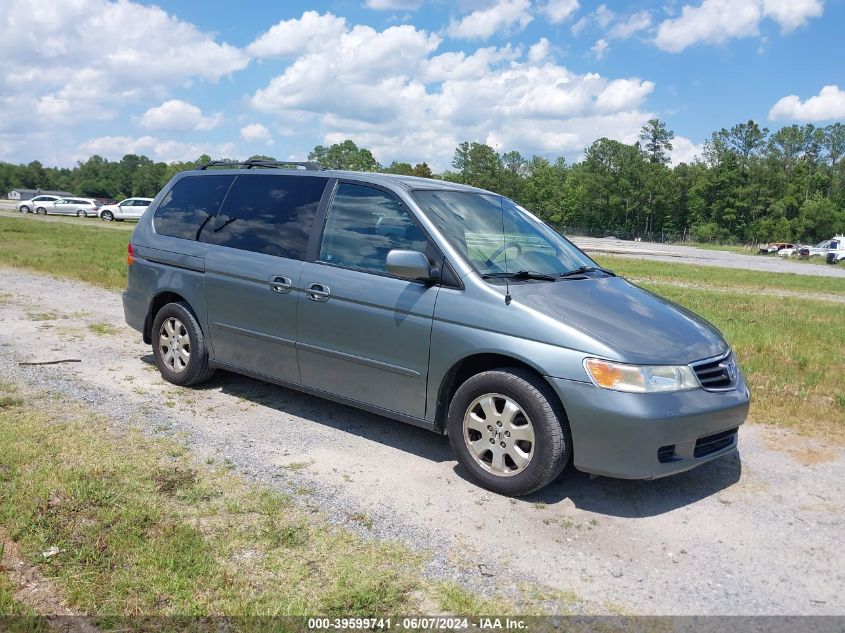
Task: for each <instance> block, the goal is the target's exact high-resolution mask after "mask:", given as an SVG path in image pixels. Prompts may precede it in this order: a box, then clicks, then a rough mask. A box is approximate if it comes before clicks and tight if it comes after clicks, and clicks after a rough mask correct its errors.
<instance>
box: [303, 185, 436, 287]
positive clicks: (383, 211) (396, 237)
mask: <svg viewBox="0 0 845 633" xmlns="http://www.w3.org/2000/svg"><path fill="white" fill-rule="evenodd" d="M426 246H427V240H426V237H425V234H424V233H423V232H422V230H421V229H420V228H419V227H418V226H417V225H416V223H415V222H414V220H413V217H412V216H411V214H410V212H409V211H408V209H407V208H406V207H405V205H403V204H402V203H401V202H400V201H399V200H398V199H396V198H395V197H394V196H392V195H391V194H389V193H386V192H384V191H381V190H380V189H375V188H373V187H367V186H364V185H351V184H347V183H343V184H341V185H340V186H339V187H338V188H337V192H336V193H335V197H334V201H333V202H332V206H331V209H330V210H329V216H328V219H327V220H326V229H325V232H324V233H323V244H322V246H321V248H320V261H324V262H326V263H329V264H337V265H338V266H348V267H350V268H363V269H366V270H373V271H378V272H387V266H386V261H387V253H388V251H390V250H391V249H394V248H402V249H410V250H415V251H422V252H425V251H426Z"/></svg>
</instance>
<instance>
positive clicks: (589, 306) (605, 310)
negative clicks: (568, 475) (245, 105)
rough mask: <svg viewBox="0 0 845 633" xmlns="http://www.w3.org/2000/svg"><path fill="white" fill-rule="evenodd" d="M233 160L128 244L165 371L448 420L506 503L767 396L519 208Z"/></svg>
mask: <svg viewBox="0 0 845 633" xmlns="http://www.w3.org/2000/svg"><path fill="white" fill-rule="evenodd" d="M227 165H228V166H231V167H237V168H235V169H225V168H224V169H205V168H203V169H199V170H194V171H188V172H183V173H181V174H178V175H177V176H175V177H174V178H173V180H171V181H170V183H168V184H167V186H165V188H164V189H163V190H162V191H161V193H159V194H158V196H156V198H155V200H154V201H153V203H152V204H151V205H150V207H149V209H147V212H146V213H145V214H144V216H143V217H142V218H141V220H140V222H139V223H138V225H137V226H136V227H135V230H134V232H133V233H132V237H131V242H130V244H129V247H128V250H129V254H128V262H129V264H130V265H129V271H128V282H127V288H126V291H125V292H124V293H123V307H124V313H125V316H126V321H127V323H129V325H130V326H132V327H133V328H135V329H136V330H138V331H140V332H141V333H142V335H143V338H144V341H145V342H147V343H151V344H152V348H153V354H154V357H155V361H156V365H157V366H158V369H159V371H160V372H161V374H162V376H163V377H164V378H165V379H166V380H168V381H170V382H172V383H175V384H178V385H194V384H198V383H201V382H203V381H205V380H208V379H209V378H210V377H211V375H212V373H213V372H214V370H215V368H218V367H220V368H225V369H228V370H230V371H235V372H239V373H243V374H246V375H249V376H253V377H256V378H260V379H262V380H267V381H270V382H274V383H277V384H279V385H284V386H286V387H290V388H294V389H299V390H301V391H305V392H308V393H312V394H316V395H318V396H322V397H325V398H330V399H332V400H336V401H339V402H343V403H346V404H349V405H352V406H355V407H360V408H362V409H366V410H368V411H373V412H376V413H379V414H381V415H384V416H387V417H389V418H393V419H396V420H400V421H403V422H407V423H410V424H414V425H417V426H421V427H424V428H427V429H430V430H432V431H435V432H438V433H442V434H446V435H448V438H449V441H450V443H451V445H452V447H453V449H454V451H455V454H456V456H457V459H458V461H459V462H460V464H461V466H462V467H463V472H465V473H466V474H467V475H468V476H469V477H470V478H472V479H473V480H474V481H476V482H477V483H479V484H480V485H482V486H485V487H487V488H490V489H492V490H495V491H497V492H500V493H503V494H509V495H522V494H527V493H529V492H532V491H534V490H537V489H539V488H541V487H543V486H545V485H546V484H548V483H550V482H551V481H552V480H554V479H555V478H557V477H558V476H559V475H560V474H561V473H562V472H563V470H564V467H565V466H566V465H567V464H568V463H570V462H571V463H573V464H574V467H575V468H577V469H579V470H582V471H586V472H589V473H595V474H601V475H609V476H614V477H624V478H654V477H662V476H665V475H670V474H673V473H677V472H681V471H684V470H688V469H690V468H693V467H695V466H698V465H699V464H702V463H704V462H706V461H708V460H712V459H715V458H717V457H720V456H722V455H725V454H727V453H731V452H733V451H734V450H735V449H736V446H737V429H738V427H739V425H740V424H742V423H743V421H744V420H745V417H746V414H747V412H748V406H749V398H750V395H749V391H748V388H747V387H746V384H745V381H744V379H743V376H742V374H741V373H740V371H739V369H738V366H737V361H736V358H735V356H734V354H733V352H732V351H731V348H730V346H729V345H728V343H727V342H726V341H725V339H724V338H723V337H722V335H721V334H720V333H719V331H718V330H717V329H716V328H715V327H713V326H712V325H711V324H710V323H708V322H707V321H705V320H704V319H702V318H700V317H698V316H696V315H695V314H693V313H692V312H690V311H688V310H686V309H684V308H682V307H680V306H678V305H676V304H674V303H672V302H671V301H668V300H666V299H663V298H661V297H659V296H657V295H654V294H652V293H650V292H648V291H646V290H644V289H642V288H640V287H638V286H635V285H633V284H631V283H628V282H627V281H625V280H624V279H622V278H620V277H618V276H616V275H615V274H614V273H612V272H611V271H608V270H605V269H603V268H602V267H601V266H599V265H598V264H597V263H596V262H594V261H593V260H591V259H590V258H589V257H588V256H587V255H586V254H584V253H583V252H581V251H580V250H579V249H578V248H576V247H575V246H574V245H573V244H572V243H571V242H569V241H568V240H567V239H566V238H564V237H562V236H561V235H559V234H558V233H556V232H555V231H554V230H552V229H551V228H549V227H548V226H546V225H545V224H544V223H543V222H541V221H540V220H539V219H538V218H536V217H535V216H533V215H532V214H531V213H529V212H528V211H526V210H525V209H523V208H522V207H520V206H519V205H518V204H516V203H514V202H513V201H511V200H508V199H507V198H503V197H502V196H499V195H496V194H494V193H491V192H489V191H484V190H481V189H476V188H473V187H467V186H464V185H458V184H453V183H448V182H443V181H439V180H431V179H424V178H413V177H406V176H397V175H389V174H362V173H352V172H343V171H322V170H317V169H308V170H297V171H293V170H286V169H281V168H279V169H272V168H271V167H274V166H276V164H274V163H266V162H261V163H257V162H248V163H247V164H234V165H232V164H227ZM227 165H223V166H224V167H225V166H227ZM254 166H261V167H266V168H265V169H244V167H254ZM278 166H279V167H282V166H283V165H281V164H279V165H278ZM305 166H306V167H307V166H308V164H305Z"/></svg>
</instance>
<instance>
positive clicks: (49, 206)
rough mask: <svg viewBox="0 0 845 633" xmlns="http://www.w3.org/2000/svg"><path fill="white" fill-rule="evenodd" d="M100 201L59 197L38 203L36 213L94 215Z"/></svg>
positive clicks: (83, 216)
mask: <svg viewBox="0 0 845 633" xmlns="http://www.w3.org/2000/svg"><path fill="white" fill-rule="evenodd" d="M99 208H100V203H99V202H97V201H96V200H94V199H92V198H59V199H58V200H55V201H54V202H44V203H39V204H38V205H37V206H36V207H35V212H36V213H42V214H44V215H75V216H78V217H80V218H87V217H92V218H93V217H96V216H97V209H99Z"/></svg>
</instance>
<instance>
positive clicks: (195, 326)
mask: <svg viewBox="0 0 845 633" xmlns="http://www.w3.org/2000/svg"><path fill="white" fill-rule="evenodd" d="M152 339H153V340H152V343H153V355H154V356H155V361H156V366H157V367H158V370H159V371H160V372H161V375H162V376H163V377H164V379H165V380H167V381H168V382H172V383H173V384H175V385H182V386H185V387H187V386H190V385H197V384H199V383H201V382H205V381H206V380H208V379H209V378H211V376H212V374H213V373H214V369H213V368H211V367H209V366H208V347H207V346H206V343H205V336H204V335H203V332H202V329H201V328H200V326H199V323H198V322H197V320H196V318H194V315H193V314H192V313H191V311H190V310H189V309H188V305H187V304H186V303H183V302H178V303H168V304H167V305H165V306H164V307H162V308H161V310H159V311H158V313H157V314H156V316H155V319H154V320H153V330H152Z"/></svg>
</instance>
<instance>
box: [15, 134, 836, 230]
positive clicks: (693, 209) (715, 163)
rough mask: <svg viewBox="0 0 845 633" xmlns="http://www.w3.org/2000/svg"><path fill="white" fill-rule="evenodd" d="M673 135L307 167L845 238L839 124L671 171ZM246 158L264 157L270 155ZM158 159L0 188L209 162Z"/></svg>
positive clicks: (742, 141)
mask: <svg viewBox="0 0 845 633" xmlns="http://www.w3.org/2000/svg"><path fill="white" fill-rule="evenodd" d="M673 139H674V134H673V132H672V131H671V130H669V129H668V128H667V127H666V124H665V123H664V122H663V121H660V120H659V119H652V120H650V121H649V122H648V123H647V124H646V125H645V126H644V127H643V128H642V130H641V133H640V138H639V140H638V141H637V142H636V143H634V144H626V143H622V142H620V141H615V140H612V139H608V138H600V139H598V140H597V141H595V142H594V143H593V144H592V145H590V146H589V147H588V148H587V149H586V151H585V154H584V158H583V160H581V161H580V162H577V163H572V164H570V163H568V162H567V161H566V160H565V158H563V157H559V158H557V159H549V158H546V157H543V156H533V157H525V156H523V155H522V154H521V153H520V152H518V151H509V152H506V153H503V154H500V153H499V152H497V151H496V150H495V149H494V148H492V147H490V146H489V145H485V144H483V143H477V142H469V141H467V142H463V143H460V144H459V145H458V147H457V148H456V149H455V154H454V158H453V160H452V164H451V169H449V170H446V171H443V172H442V173H440V174H434V173H432V170H431V168H430V167H429V165H428V163H427V162H425V161H420V162H417V163H415V164H411V163H408V162H396V161H394V162H393V163H391V164H389V165H381V164H379V162H378V161H377V160H376V159H375V157H374V156H373V154H372V152H371V151H370V150H368V149H366V148H362V147H358V146H357V145H356V144H355V143H354V142H353V141H351V140H347V141H344V142H343V143H337V144H334V145H331V146H328V147H326V146H322V145H318V146H317V147H315V148H314V150H313V151H312V152H311V153H310V154H309V156H308V159H309V160H311V161H314V162H317V163H319V164H320V165H322V166H324V167H326V168H330V169H351V170H356V171H381V172H385V173H395V174H404V175H413V176H421V177H425V178H441V179H443V180H448V181H452V182H461V183H465V184H469V185H473V186H476V187H481V188H483V189H488V190H491V191H495V192H497V193H500V194H502V195H505V196H508V197H510V198H513V199H514V200H516V201H517V202H519V203H520V204H522V205H523V206H525V207H526V208H528V209H530V210H531V211H533V212H534V213H536V214H537V215H539V216H540V217H541V218H543V219H544V220H545V221H547V222H549V223H550V224H552V225H553V226H556V227H557V228H559V229H561V230H563V231H564V232H567V231H568V232H576V231H577V232H589V233H590V234H594V235H610V234H613V235H618V236H619V237H645V238H647V239H655V238H665V239H671V240H677V239H689V238H691V239H693V240H696V241H718V242H745V243H750V242H767V241H804V242H806V241H817V240H821V239H825V238H828V237H830V236H832V235H833V234H834V233H845V161H843V160H842V157H843V155H845V125H843V124H842V123H834V124H832V125H828V126H826V127H816V126H814V125H803V126H802V125H790V126H786V127H782V128H780V129H778V130H775V131H773V132H772V131H770V130H768V129H767V128H765V127H761V126H760V125H758V124H757V123H756V122H754V121H747V122H745V123H739V124H737V125H734V126H733V127H731V128H730V129H726V128H723V129H721V130H718V131H716V132H714V133H713V134H712V135H711V137H710V138H709V139H708V140H707V141H706V142H705V144H704V150H703V152H702V156H701V157H700V158H699V159H696V160H694V161H692V162H690V163H681V164H679V165H675V166H671V165H670V163H669V157H670V153H671V151H672V149H673V148H672V141H673ZM253 158H259V159H261V158H265V159H271V158H272V157H269V156H254V157H253ZM210 160H211V159H210V157H209V156H207V155H204V156H200V157H199V158H198V159H197V160H196V161H191V162H180V163H169V164H166V163H160V162H158V163H157V162H154V161H151V160H150V159H149V158H147V157H145V156H138V155H135V154H127V155H126V156H124V157H123V158H122V159H121V160H119V161H108V160H106V159H104V158H102V157H100V156H92V157H91V158H89V159H88V160H87V161H84V162H80V163H78V164H77V165H76V166H75V167H73V168H72V169H70V168H51V167H44V166H43V165H41V163H39V162H38V161H33V162H31V163H29V164H28V165H13V164H10V163H0V192H6V191H9V190H10V189H12V188H14V187H26V188H31V189H60V190H67V191H73V192H74V193H76V194H78V195H85V196H96V197H108V198H122V197H128V196H154V195H155V194H156V193H157V192H158V191H159V190H160V189H161V187H163V186H164V184H165V183H166V182H167V181H168V180H169V179H170V178H171V177H172V176H173V175H174V174H176V173H178V172H180V171H183V170H185V169H192V168H194V167H196V166H197V165H201V164H205V163H206V162H208V161H210Z"/></svg>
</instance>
